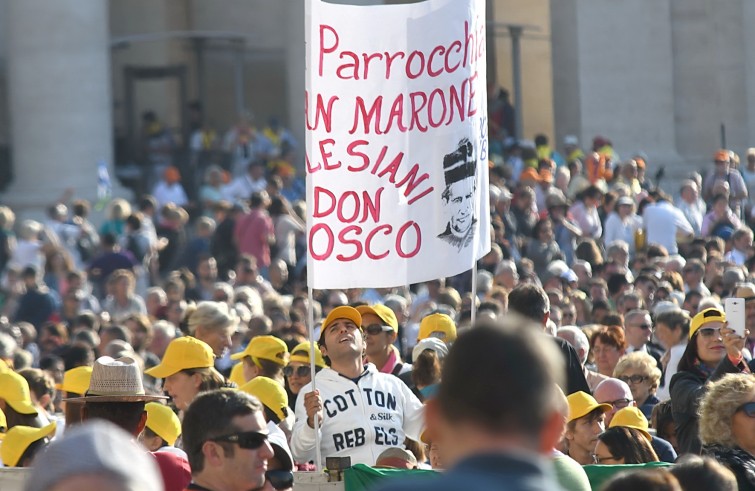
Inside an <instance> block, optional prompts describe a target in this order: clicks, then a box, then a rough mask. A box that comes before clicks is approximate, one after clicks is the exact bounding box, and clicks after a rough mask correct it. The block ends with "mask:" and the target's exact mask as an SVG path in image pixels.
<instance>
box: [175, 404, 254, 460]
mask: <svg viewBox="0 0 755 491" xmlns="http://www.w3.org/2000/svg"><path fill="white" fill-rule="evenodd" d="M262 411H263V406H262V404H261V403H260V402H259V400H257V398H255V397H253V396H250V395H249V394H247V393H245V392H241V391H238V390H222V389H221V390H213V391H211V392H205V393H204V394H201V395H199V396H198V397H197V398H196V399H194V401H192V403H191V404H190V405H189V408H188V409H187V410H186V413H185V414H184V420H183V423H182V424H181V431H182V433H181V434H182V437H183V445H184V450H185V451H186V454H187V455H188V457H189V465H190V466H191V470H192V473H194V474H196V473H199V472H202V469H204V454H203V453H202V445H203V444H204V442H206V441H207V440H209V439H211V438H216V437H219V436H223V435H227V434H229V433H233V432H236V431H238V428H237V427H236V426H235V425H234V424H233V418H235V417H237V416H246V415H249V414H255V413H257V412H260V413H262ZM223 449H224V450H225V454H226V456H231V455H233V447H232V446H223Z"/></svg>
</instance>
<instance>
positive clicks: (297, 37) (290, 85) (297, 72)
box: [286, 0, 306, 170]
mask: <svg viewBox="0 0 755 491" xmlns="http://www.w3.org/2000/svg"><path fill="white" fill-rule="evenodd" d="M304 7H305V6H304V0H288V12H287V16H286V17H287V25H288V36H287V37H286V43H287V44H286V85H287V87H286V89H287V91H286V94H287V96H288V120H289V122H290V123H289V128H290V130H291V132H292V133H293V134H294V138H296V141H297V142H299V151H298V155H297V160H296V162H301V163H302V169H303V162H304V150H305V149H304V146H305V142H306V140H305V133H304V86H305V81H304V65H305V58H306V56H305V52H304V50H305V46H304V41H305V40H304V36H305V33H304V22H305V19H304ZM300 170H301V169H300Z"/></svg>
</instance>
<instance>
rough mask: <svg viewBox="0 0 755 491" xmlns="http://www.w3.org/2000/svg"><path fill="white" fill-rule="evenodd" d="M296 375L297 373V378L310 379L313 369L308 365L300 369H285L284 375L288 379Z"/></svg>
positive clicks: (290, 367)
mask: <svg viewBox="0 0 755 491" xmlns="http://www.w3.org/2000/svg"><path fill="white" fill-rule="evenodd" d="M294 373H296V376H297V377H302V378H303V377H309V374H310V373H312V368H311V367H309V366H307V365H302V366H300V367H292V366H287V367H283V375H285V376H286V377H290V376H291V375H293V374H294Z"/></svg>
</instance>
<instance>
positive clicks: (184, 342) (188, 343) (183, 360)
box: [144, 336, 215, 378]
mask: <svg viewBox="0 0 755 491" xmlns="http://www.w3.org/2000/svg"><path fill="white" fill-rule="evenodd" d="M214 365H215V355H214V354H213V353H212V348H210V346H209V345H208V344H207V343H205V342H204V341H200V340H199V339H197V338H194V337H191V336H185V337H182V338H178V339H174V340H173V341H171V342H170V344H169V345H168V348H167V349H166V350H165V354H164V355H163V359H162V361H161V362H160V364H159V365H157V366H156V367H152V368H150V369H149V370H146V371H145V372H144V374H145V375H149V376H150V377H155V378H165V377H170V376H171V375H173V374H174V373H178V372H180V371H181V370H186V369H189V368H210V367H212V366H214Z"/></svg>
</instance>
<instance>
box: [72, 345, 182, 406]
mask: <svg viewBox="0 0 755 491" xmlns="http://www.w3.org/2000/svg"><path fill="white" fill-rule="evenodd" d="M164 399H167V397H166V396H149V395H146V393H145V392H144V385H143V384H142V374H141V371H140V370H139V366H138V365H137V364H136V361H135V360H134V359H133V358H128V357H125V356H124V357H123V358H117V359H113V358H111V357H109V356H102V357H100V358H98V359H97V360H96V361H95V362H94V367H92V378H91V380H90V382H89V388H88V389H87V391H86V394H85V395H84V397H78V398H74V399H66V400H67V401H68V402H149V401H159V400H164Z"/></svg>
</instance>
